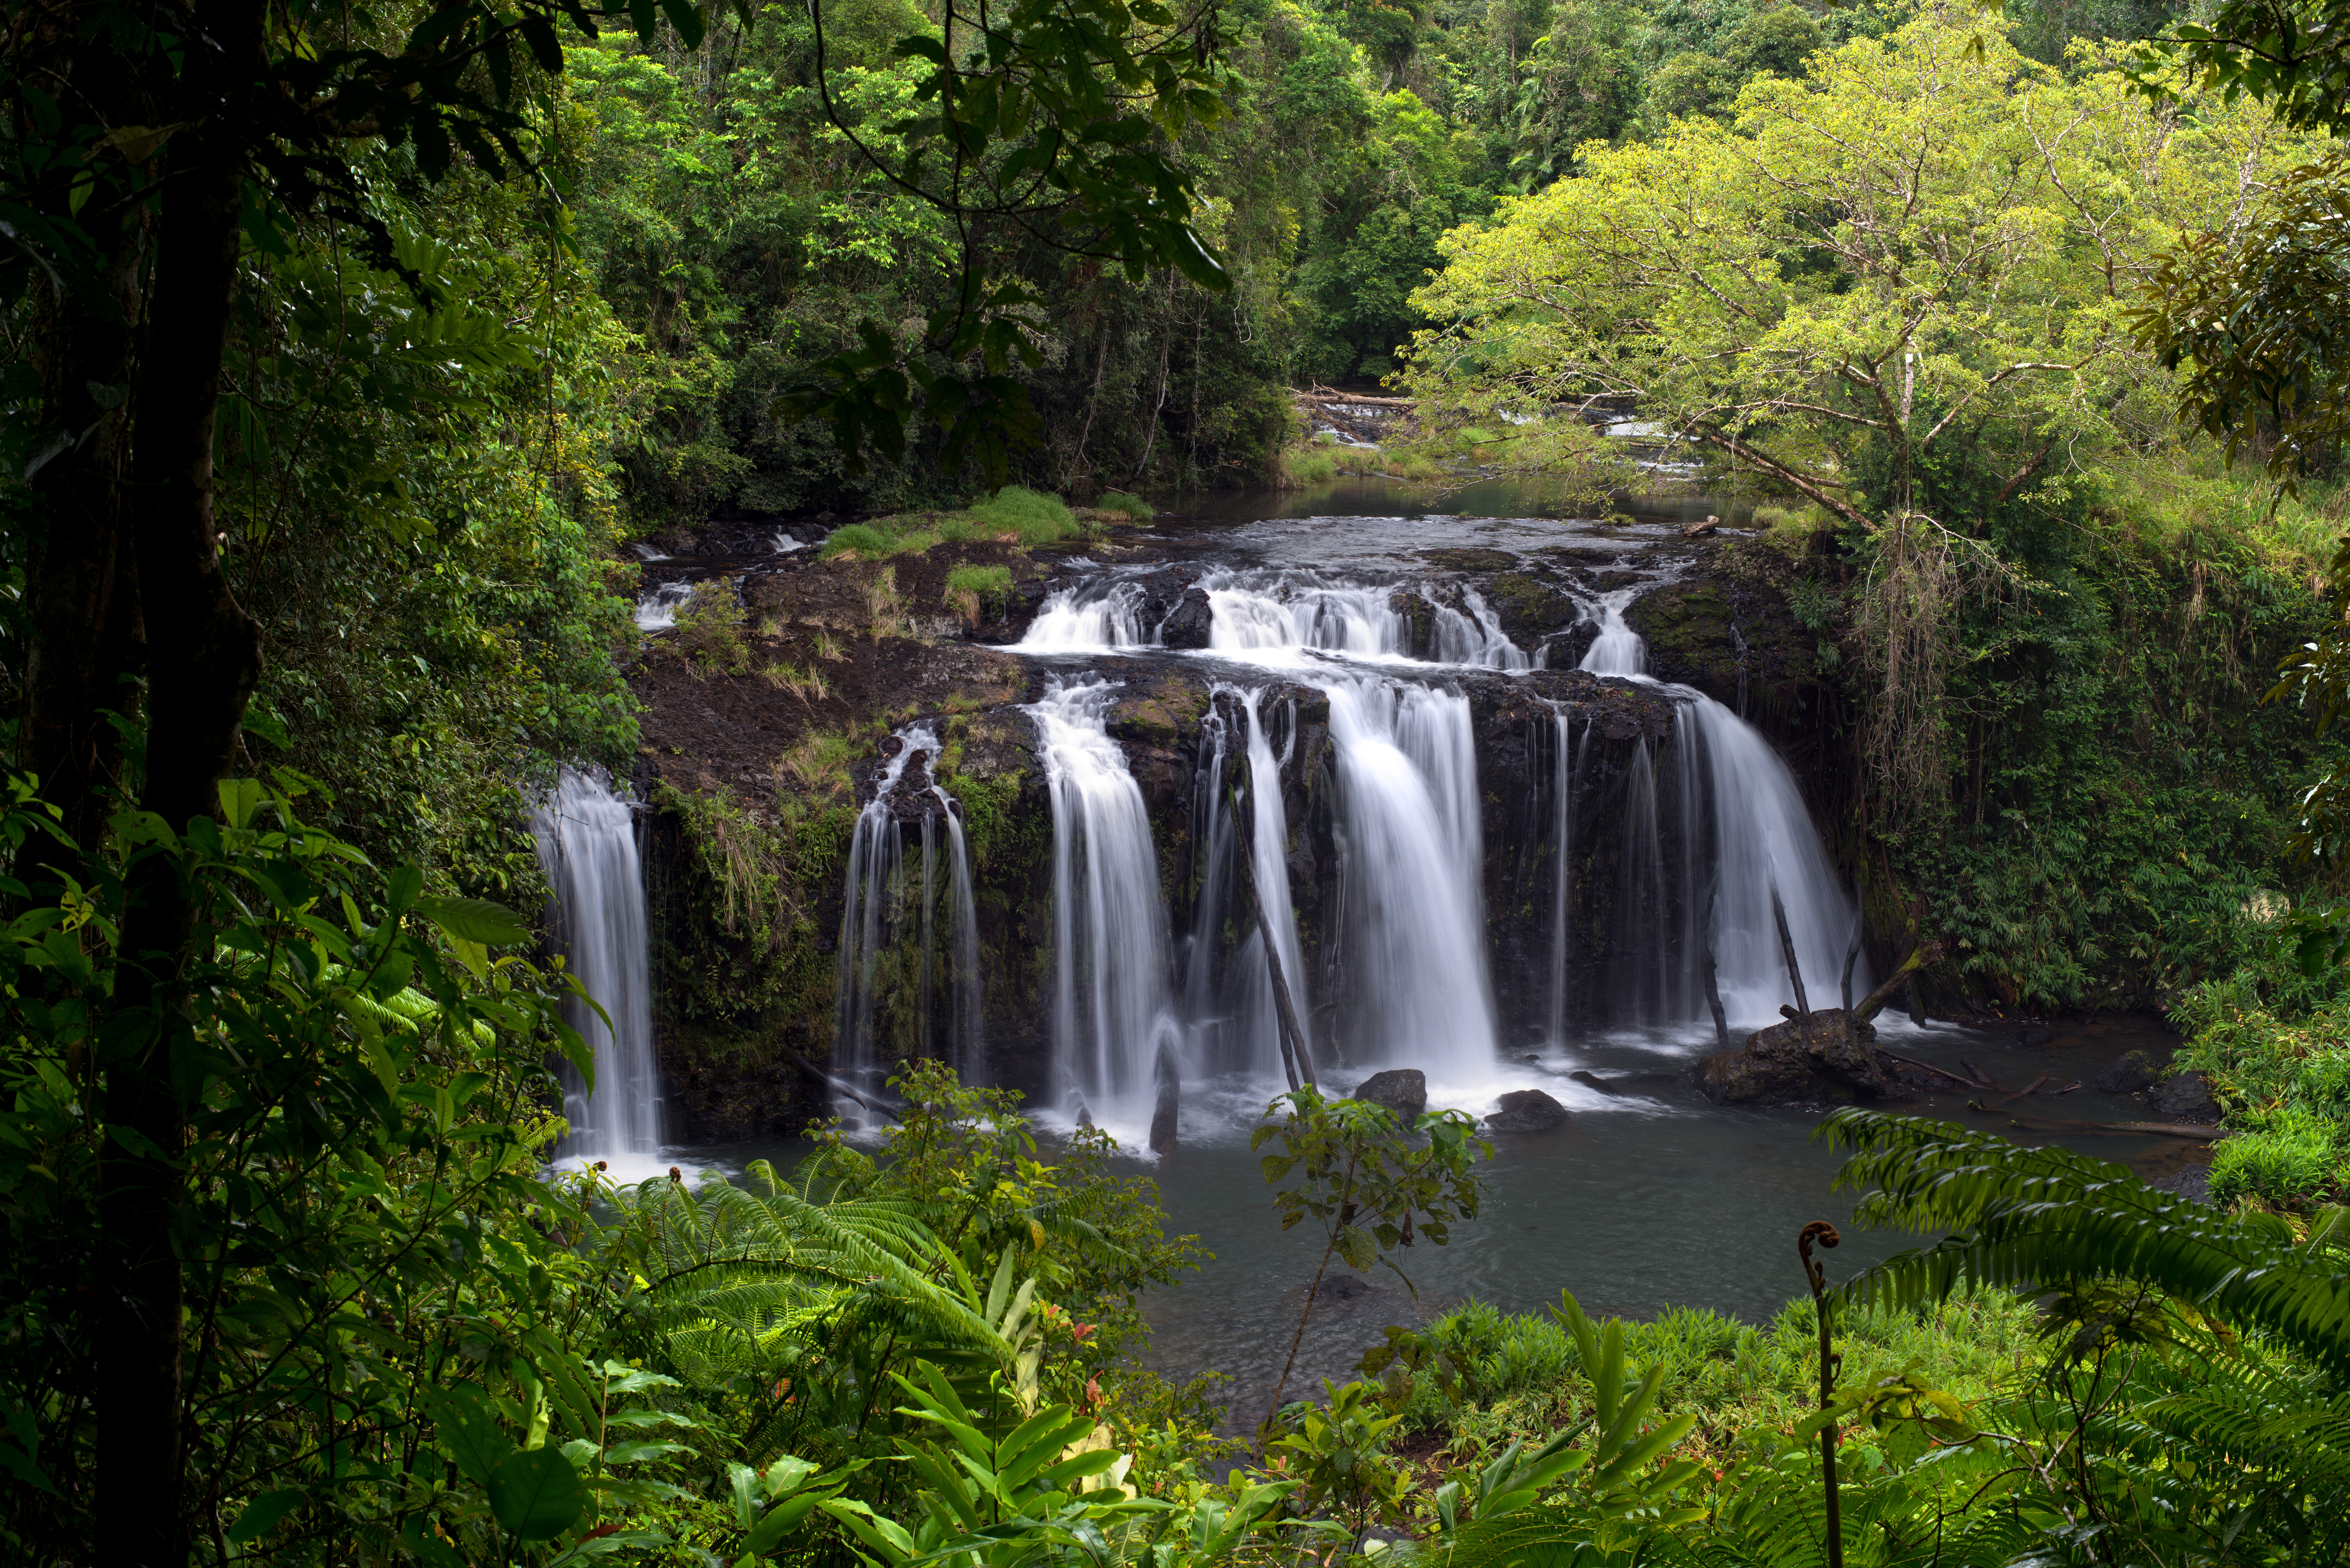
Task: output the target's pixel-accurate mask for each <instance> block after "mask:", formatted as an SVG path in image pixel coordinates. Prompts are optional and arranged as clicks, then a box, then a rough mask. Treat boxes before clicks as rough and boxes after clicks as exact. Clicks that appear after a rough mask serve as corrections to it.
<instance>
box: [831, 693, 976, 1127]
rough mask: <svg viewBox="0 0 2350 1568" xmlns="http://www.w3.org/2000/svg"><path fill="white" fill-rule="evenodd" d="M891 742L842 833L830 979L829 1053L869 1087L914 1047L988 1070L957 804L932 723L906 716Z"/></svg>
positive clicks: (968, 873)
mask: <svg viewBox="0 0 2350 1568" xmlns="http://www.w3.org/2000/svg"><path fill="white" fill-rule="evenodd" d="M890 742H891V750H890V752H889V756H888V757H887V758H886V759H885V760H884V762H883V764H882V771H881V774H880V777H879V779H878V780H877V781H876V782H875V785H874V792H873V799H872V800H871V801H870V802H869V803H868V804H867V805H866V806H865V809H864V810H863V811H861V812H859V813H858V817H857V827H856V831H855V832H854V834H853V835H852V836H851V837H850V840H849V847H848V867H847V875H846V877H844V879H843V884H842V898H841V914H840V941H839V950H838V951H839V956H838V960H837V975H836V979H835V984H834V1020H833V1039H834V1046H833V1061H834V1064H835V1067H836V1069H837V1071H839V1072H840V1073H842V1074H843V1075H845V1076H846V1077H847V1079H848V1080H849V1082H850V1083H851V1084H852V1085H854V1086H855V1087H857V1088H858V1089H860V1090H862V1091H864V1092H866V1093H868V1094H879V1093H883V1092H885V1090H886V1085H885V1083H884V1080H885V1079H886V1078H887V1076H888V1075H889V1071H890V1068H891V1066H892V1064H895V1063H897V1062H899V1061H900V1060H903V1059H906V1058H909V1057H921V1056H927V1057H933V1058H935V1059H937V1060H939V1061H942V1062H946V1063H949V1064H952V1065H953V1066H954V1068H955V1069H956V1070H957V1071H958V1072H959V1073H961V1074H962V1075H963V1077H964V1079H965V1081H966V1082H975V1081H977V1080H978V1079H979V1078H981V1077H982V1076H983V1075H984V1074H985V1070H986V1049H985V1047H986V1041H985V1034H984V1019H983V1015H982V1012H981V1006H980V971H979V920H978V906H977V902H976V899H975V898H974V897H973V893H972V868H971V851H970V847H969V846H968V845H967V844H966V843H965V841H964V837H963V830H962V818H961V816H960V815H959V812H960V808H959V807H958V806H957V805H956V804H955V802H954V800H953V799H952V797H951V796H950V795H949V794H947V793H946V792H945V791H944V790H942V789H941V788H940V787H939V786H938V785H937V784H935V783H934V782H932V780H931V759H932V758H934V757H935V756H937V754H938V750H939V737H938V733H937V732H936V731H935V730H933V729H931V727H930V726H928V725H925V724H914V725H909V726H907V727H906V728H904V729H901V730H899V731H898V732H897V733H896V734H894V735H893V736H891V737H890ZM909 826H910V827H911V829H912V832H913V835H914V837H915V850H914V854H913V855H912V856H911V857H909V856H908V854H907V853H906V838H907V831H908V828H909ZM941 862H943V865H942V864H941ZM839 1108H840V1109H841V1110H842V1111H843V1113H844V1114H848V1115H857V1114H858V1108H857V1107H856V1106H850V1105H843V1106H840V1107H839Z"/></svg>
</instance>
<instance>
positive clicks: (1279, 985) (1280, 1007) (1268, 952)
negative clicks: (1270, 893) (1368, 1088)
mask: <svg viewBox="0 0 2350 1568" xmlns="http://www.w3.org/2000/svg"><path fill="white" fill-rule="evenodd" d="M1224 800H1225V803H1226V804H1227V805H1229V806H1231V808H1232V816H1233V818H1234V819H1235V820H1238V818H1239V816H1240V801H1239V798H1238V797H1237V796H1236V795H1235V794H1232V791H1231V790H1230V789H1229V788H1227V790H1226V791H1225V794H1224ZM1241 870H1242V873H1243V877H1245V879H1246V880H1247V882H1248V893H1249V908H1250V909H1252V910H1253V911H1254V912H1255V914H1256V930H1257V945H1258V946H1260V947H1262V948H1263V949H1264V969H1265V973H1266V974H1267V975H1268V976H1269V977H1271V979H1272V981H1273V1012H1274V1021H1275V1022H1276V1023H1278V1024H1279V1025H1280V1027H1279V1028H1278V1029H1277V1030H1276V1031H1275V1033H1278V1034H1279V1035H1280V1036H1281V1065H1282V1069H1283V1071H1284V1072H1285V1073H1286V1074H1287V1075H1288V1077H1289V1086H1290V1088H1291V1089H1292V1090H1293V1091H1295V1090H1297V1089H1301V1088H1303V1087H1305V1085H1308V1084H1311V1083H1313V1082H1315V1076H1314V1054H1313V1052H1312V1051H1311V1050H1309V1049H1308V1048H1307V1046H1306V1044H1305V1030H1303V1029H1301V1028H1299V1027H1298V1025H1297V1009H1296V1007H1295V1005H1293V1004H1292V1002H1291V1001H1290V996H1289V977H1288V976H1286V975H1284V973H1282V970H1281V944H1280V943H1278V942H1276V941H1274V940H1273V927H1272V925H1271V924H1270V923H1269V922H1267V921H1266V919H1265V918H1264V898H1263V896H1262V895H1261V894H1260V893H1259V892H1258V890H1257V885H1256V801H1255V800H1254V799H1253V798H1251V800H1250V801H1249V836H1248V842H1247V843H1246V844H1244V845H1243V846H1241Z"/></svg>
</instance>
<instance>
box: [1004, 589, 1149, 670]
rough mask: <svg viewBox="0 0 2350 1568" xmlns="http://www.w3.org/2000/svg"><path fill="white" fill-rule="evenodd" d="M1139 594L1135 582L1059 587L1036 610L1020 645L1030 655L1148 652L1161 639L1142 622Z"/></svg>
mask: <svg viewBox="0 0 2350 1568" xmlns="http://www.w3.org/2000/svg"><path fill="white" fill-rule="evenodd" d="M1142 614H1143V598H1142V593H1141V590H1140V589H1139V588H1137V587H1135V586H1134V585H1133V584H1131V583H1120V582H1111V583H1108V584H1107V585H1105V584H1101V583H1087V584H1083V585H1081V586H1079V587H1074V588H1060V589H1056V590H1055V592H1053V593H1051V594H1049V595H1047V596H1046V597H1045V602H1044V603H1043V604H1041V605H1039V606H1038V607H1036V618H1035V619H1034V620H1032V621H1030V622H1029V623H1028V629H1027V631H1026V632H1025V633H1024V634H1023V635H1022V637H1021V639H1020V644H1019V646H1020V647H1021V649H1023V650H1024V651H1026V652H1029V653H1094V652H1100V651H1103V650H1106V649H1118V648H1148V647H1149V646H1150V645H1151V644H1152V643H1153V642H1155V641H1157V640H1158V637H1157V632H1156V630H1155V629H1154V628H1148V627H1145V626H1144V625H1143V623H1142Z"/></svg>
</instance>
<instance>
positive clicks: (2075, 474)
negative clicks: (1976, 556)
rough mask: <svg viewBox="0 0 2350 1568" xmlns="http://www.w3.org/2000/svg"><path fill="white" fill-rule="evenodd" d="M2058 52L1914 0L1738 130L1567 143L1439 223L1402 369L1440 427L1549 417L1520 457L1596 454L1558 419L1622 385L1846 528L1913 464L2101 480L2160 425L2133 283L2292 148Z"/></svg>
mask: <svg viewBox="0 0 2350 1568" xmlns="http://www.w3.org/2000/svg"><path fill="white" fill-rule="evenodd" d="M2077 63H2078V64H2079V65H2081V66H2082V67H2085V68H2084V69H2082V70H2080V71H2078V72H2077V73H2076V74H2075V75H2074V77H2073V78H2070V79H2067V78H2064V77H2062V76H2060V75H2058V74H2057V73H2056V72H2054V71H2052V70H2050V69H2048V68H2047V67H2043V66H2041V65H2038V64H2036V63H2034V62H2032V61H2029V60H2027V59H2025V58H2024V57H2022V56H2021V55H2020V54H2018V53H2017V52H2016V50H2015V49H2014V47H2012V44H2011V43H2010V42H2009V40H2008V38H2007V37H2006V36H2005V34H2004V32H2003V30H2002V29H2001V28H2000V27H1998V26H1996V25H1986V24H1985V23H1984V22H1983V21H1981V20H1980V19H1979V18H1977V17H1976V16H1974V15H1973V14H1971V13H1968V14H1966V15H1963V16H1944V15H1940V14H1929V15H1927V16H1921V17H1919V18H1918V20H1916V21H1914V22H1912V23H1911V24H1909V25H1908V26H1905V27H1903V28H1901V29H1900V30H1899V31H1898V32H1897V33H1894V34H1892V35H1891V36H1887V38H1884V39H1882V40H1877V39H1859V40H1856V41H1854V42H1852V43H1850V44H1847V45H1846V46H1844V47H1841V48H1838V49H1835V50H1833V51H1830V52H1827V53H1824V54H1822V55H1819V56H1817V57H1814V59H1813V61H1812V63H1811V70H1810V73H1809V74H1808V76H1806V77H1804V78H1799V79H1790V78H1780V77H1775V76H1769V77H1763V78H1758V79H1756V80H1755V81H1753V82H1752V83H1751V84H1750V85H1749V86H1748V87H1747V88H1746V89H1745V90H1744V91H1743V92H1742V94H1741V96H1740V98H1739V100H1738V106H1737V110H1736V113H1735V116H1734V118H1733V119H1732V120H1731V123H1729V124H1722V123H1719V122H1716V121H1714V120H1711V119H1688V120H1676V121H1673V122H1672V123H1671V125H1670V126H1669V129H1668V130H1666V132H1665V134H1664V135H1662V136H1661V137H1659V139H1658V140H1655V141H1653V142H1649V143H1646V144H1639V145H1631V146H1626V147H1620V148H1602V147H1596V146H1595V147H1587V148H1586V149H1585V150H1584V152H1583V155H1582V156H1583V166H1584V168H1585V171H1586V172H1585V176H1584V177H1583V178H1581V179H1577V180H1567V181H1562V182H1559V183H1557V184H1555V185H1553V186H1552V187H1550V188H1549V189H1548V190H1546V191H1544V192H1541V193H1540V194H1538V195H1535V196H1533V197H1529V198H1526V199H1524V200H1523V201H1520V202H1516V203H1514V204H1513V205H1512V206H1510V207H1509V208H1507V209H1506V210H1505V212H1504V214H1503V219H1502V221H1501V222H1500V223H1497V224H1495V225H1494V226H1492V227H1491V228H1486V229H1464V230H1461V231H1457V232H1456V233H1455V234H1452V235H1451V236H1450V237H1449V239H1448V241H1447V244H1446V250H1447V254H1448V262H1449V265H1447V267H1446V268H1445V270H1444V271H1443V273H1442V274H1441V275H1440V276H1439V277H1438V278H1437V279H1436V280H1435V281H1434V282H1432V283H1431V284H1430V285H1429V286H1427V287H1426V288H1424V289H1422V290H1421V291H1420V292H1419V294H1418V295H1417V296H1415V297H1416V299H1417V301H1418V303H1419V305H1420V306H1422V308H1424V309H1425V310H1426V311H1427V312H1428V313H1429V314H1430V316H1431V317H1433V318H1435V319H1436V320H1437V321H1438V323H1439V324H1440V325H1438V326H1436V327H1431V328H1430V329H1428V330H1426V331H1423V332H1422V333H1420V334H1419V337H1418V338H1417V340H1416V343H1415V346H1414V350H1413V356H1412V369H1411V371H1410V377H1411V380H1412V382H1413V385H1414V389H1415V390H1417V391H1418V392H1419V394H1420V395H1421V396H1422V397H1423V398H1424V399H1427V400H1429V401H1430V404H1432V406H1433V407H1434V409H1435V410H1437V411H1438V417H1439V419H1440V420H1441V419H1444V418H1447V417H1458V418H1469V419H1477V420H1483V419H1487V418H1490V417H1491V416H1492V414H1493V413H1495V412H1497V411H1507V412H1509V413H1512V414H1513V415H1515V416H1517V417H1520V418H1523V417H1526V416H1541V417H1543V420H1544V424H1538V425H1536V426H1533V427H1525V429H1526V433H1525V434H1524V435H1523V436H1522V437H1521V438H1520V440H1519V441H1518V442H1517V443H1515V444H1516V445H1518V446H1519V447H1520V448H1522V449H1523V453H1524V459H1525V461H1526V462H1530V463H1532V462H1555V461H1557V460H1558V458H1559V457H1560V456H1561V455H1562V453H1573V452H1579V451H1580V450H1582V449H1583V448H1585V447H1587V445H1588V443H1582V442H1576V441H1571V440H1570V441H1560V440H1557V439H1555V437H1556V435H1557V434H1558V426H1559V425H1560V424H1561V423H1562V422H1563V421H1575V422H1579V421H1577V416H1578V415H1579V414H1580V413H1581V412H1582V411H1583V410H1586V409H1587V408H1589V407H1590V406H1591V405H1592V404H1593V403H1594V402H1596V400H1600V399H1603V398H1604V399H1617V400H1620V399H1631V400H1637V402H1638V406H1639V408H1640V410H1641V417H1642V418H1644V419H1646V420H1650V421H1656V422H1657V423H1658V424H1659V426H1660V427H1661V428H1662V431H1664V432H1665V433H1666V434H1667V435H1669V437H1670V438H1671V439H1673V440H1675V441H1681V442H1686V443H1690V444H1691V445H1693V446H1695V447H1697V448H1699V449H1701V451H1702V452H1704V453H1705V454H1706V455H1707V456H1708V457H1709V458H1710V459H1711V461H1714V462H1718V463H1726V464H1728V465H1729V466H1731V467H1733V468H1737V469H1742V470H1750V471H1753V472H1759V473H1761V474H1763V475H1765V476H1767V477H1768V479H1769V480H1771V481H1773V482H1775V483H1776V484H1777V485H1780V486H1783V487H1784V488H1786V489H1788V490H1792V491H1794V492H1795V493H1798V494H1800V495H1802V496H1804V497H1806V498H1808V499H1809V500H1810V501H1811V502H1813V503H1814V504H1817V505H1818V506H1820V507H1823V508H1825V509H1826V510H1827V511H1828V512H1830V513H1833V514H1835V515H1836V516H1837V517H1839V518H1842V519H1843V520H1845V522H1846V523H1847V524H1866V523H1867V522H1869V521H1870V520H1871V519H1872V518H1882V517H1885V516H1887V515H1898V514H1908V513H1910V512H1912V511H1918V510H1932V508H1931V507H1929V504H1928V497H1927V495H1926V493H1925V492H1926V491H1928V490H1929V489H1930V490H1934V491H1936V492H1938V493H1939V498H1940V500H1942V501H1943V502H1949V501H1950V500H1952V499H1953V498H1954V496H1955V495H1959V494H1962V495H1963V497H1964V498H1965V499H1966V500H1967V501H1968V502H1969V503H1970V504H1977V505H1981V506H1984V507H1986V508H1988V507H1989V506H1995V505H1997V504H2003V503H2005V502H2008V501H2010V500H2012V499H2013V498H2015V497H2016V496H2018V495H2019V494H2022V493H2027V492H2029V491H2038V492H2041V493H2047V492H2049V491H2051V490H2052V489H2053V490H2059V491H2061V490H2062V489H2063V488H2064V487H2066V486H2070V485H2073V484H2075V483H2079V482H2080V481H2082V480H2084V479H2085V478H2089V477H2092V476H2093V475H2094V473H2095V471H2096V468H2097V465H2098V463H2099V462H2100V460H2101V458H2102V457H2103V456H2104V455H2106V454H2107V453H2110V452H2113V451H2114V450H2115V449H2116V447H2119V446H2123V445H2136V446H2143V445H2145V444H2147V443H2154V442H2159V441H2163V440H2165V439H2167V432H2168V424H2169V419H2170V410H2171V405H2172V397H2173V383H2172V381H2171V379H2170V375H2171V373H2170V372H2169V371H2167V370H2165V369H2161V368H2160V367H2159V366H2158V365H2157V364H2156V363H2155V361H2154V359H2153V358H2152V357H2151V356H2149V355H2148V354H2147V353H2146V352H2145V351H2144V350H2142V349H2140V348H2137V346H2136V345H2135V344H2134V343H2133V341H2132V338H2131V336H2130V333H2129V330H2128V320H2127V316H2128V310H2129V306H2131V304H2132V303H2133V302H2134V291H2135V290H2136V288H2137V286H2139V285H2140V284H2141V283H2142V282H2143V281H2144V280H2145V279H2146V278H2147V277H2148V276H2150V275H2152V273H2153V271H2154V269H2155V267H2156V265H2157V263H2158V254H2159V253H2161V252H2163V251H2165V250H2166V249H2168V247H2169V246H2171V245H2172V244H2175V243H2176V242H2177V241H2178V237H2179V236H2180V234H2182V233H2183V232H2184V231H2186V230H2188V229H2189V228H2191V227H2201V226H2205V225H2208V224H2210V223H2212V222H2213V220H2214V217H2215V214H2216V215H2220V216H2221V217H2222V218H2223V220H2224V214H2225V213H2227V212H2228V210H2229V208H2230V205H2231V204H2238V205H2241V203H2243V202H2246V201H2248V200H2249V199H2250V197H2251V193H2252V192H2257V191H2258V190H2259V189H2260V188H2262V186H2263V185H2265V184H2266V183H2267V182H2269V181H2270V180H2271V179H2272V178H2273V176H2274V175H2275V173H2276V172H2277V171H2280V170H2281V169H2282V168H2284V167H2286V166H2287V165H2288V164H2289V163H2290V161H2292V160H2293V158H2295V157H2296V156H2297V155H2298V154H2299V153H2300V152H2301V151H2303V147H2304V145H2305V143H2304V142H2303V140H2302V139H2300V138H2298V137H2295V136H2293V135H2291V134H2289V133H2286V132H2283V131H2282V130H2279V129H2277V128H2276V127H2275V126H2274V125H2273V124H2272V122H2271V121H2270V120H2269V119H2267V117H2266V116H2265V115H2264V114H2263V113H2262V111H2261V110H2259V109H2255V108H2252V107H2251V106H2249V105H2235V106H2221V105H2216V104H2215V105H2202V104H2199V105H2196V106H2194V109H2193V111H2192V112H2191V113H2190V112H2189V110H2188V109H2186V108H2183V107H2182V106H2179V105H2178V104H2165V103H2156V102H2154V101H2151V100H2149V99H2147V97H2146V96H2145V95H2143V94H2142V93H2141V92H2139V91H2137V89H2136V88H2135V87H2134V85H2133V83H2132V81H2131V80H2130V78H2128V77H2127V76H2126V74H2125V72H2124V71H2123V70H2122V68H2121V67H2120V62H2119V61H2118V59H2116V58H2109V57H2105V58H2101V57H2088V58H2084V59H2081V60H2079V61H2078V62H2077ZM1544 425H1547V426H1548V427H1549V431H1547V432H1546V431H1545V430H1544ZM1545 433H1548V434H1550V435H1551V436H1552V437H1553V439H1549V440H1545V439H1544V436H1545ZM1566 433H1568V434H1570V435H1571V434H1572V433H1573V432H1572V431H1568V432H1566ZM1959 471H1963V472H1964V473H1965V475H1966V483H1963V484H1960V485H1958V486H1956V487H1955V489H1954V487H1953V484H1952V478H1953V475H1954V473H1955V472H1959ZM1943 521H1953V520H1950V519H1943Z"/></svg>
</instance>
